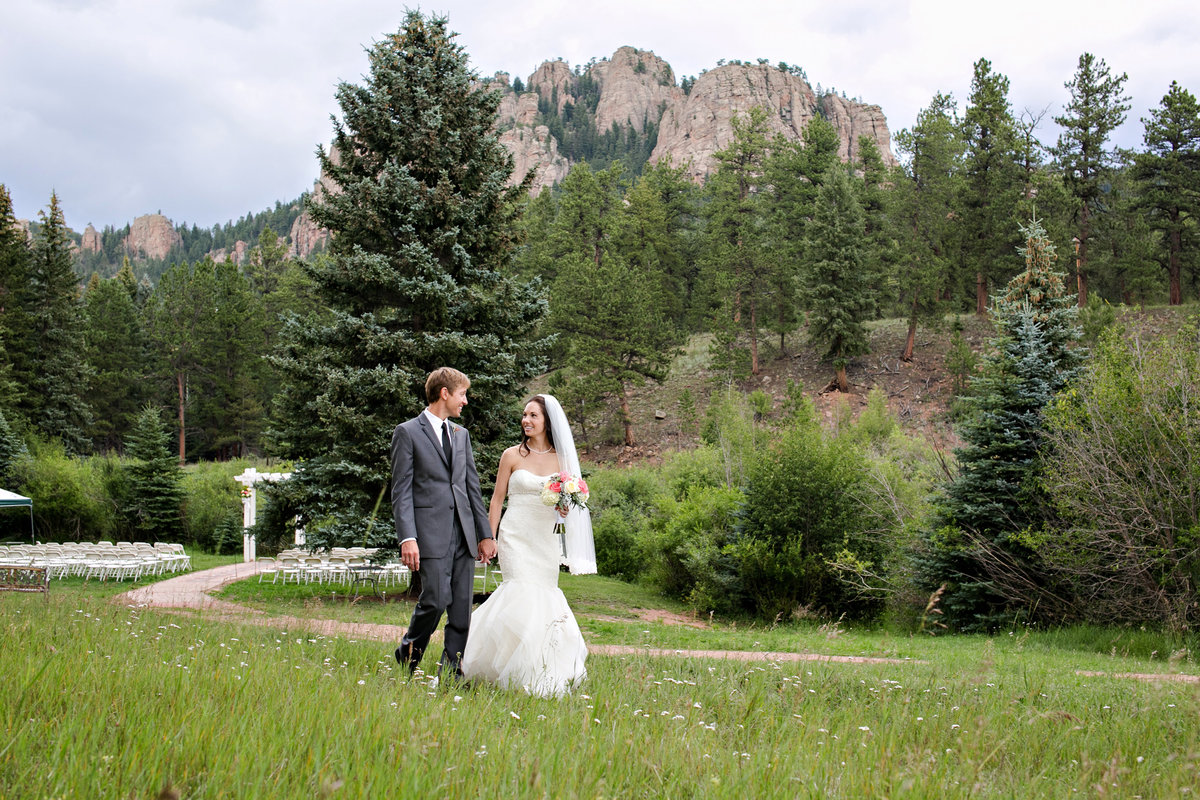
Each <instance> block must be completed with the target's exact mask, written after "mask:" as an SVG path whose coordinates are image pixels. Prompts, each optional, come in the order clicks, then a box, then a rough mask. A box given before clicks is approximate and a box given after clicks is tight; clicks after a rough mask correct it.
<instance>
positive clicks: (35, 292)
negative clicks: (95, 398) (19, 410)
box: [16, 194, 92, 453]
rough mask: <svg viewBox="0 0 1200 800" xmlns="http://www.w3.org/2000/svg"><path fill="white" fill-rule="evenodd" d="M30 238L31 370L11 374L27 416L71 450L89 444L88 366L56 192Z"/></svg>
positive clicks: (80, 311)
mask: <svg viewBox="0 0 1200 800" xmlns="http://www.w3.org/2000/svg"><path fill="white" fill-rule="evenodd" d="M38 215H39V217H40V218H41V221H42V225H41V228H40V229H39V231H38V235H37V237H36V238H35V239H34V243H33V258H32V261H31V268H30V271H29V294H28V297H29V306H28V308H29V314H30V320H31V323H32V325H31V329H32V334H33V337H34V338H33V342H32V347H31V350H32V354H33V359H32V363H31V364H30V365H29V366H30V367H32V374H28V375H18V376H16V377H17V379H18V380H20V381H21V382H22V383H23V384H24V385H25V386H27V387H28V390H27V392H26V395H25V403H24V405H25V408H26V409H27V415H28V418H29V420H30V422H31V423H32V424H33V426H34V427H35V428H36V429H37V431H38V432H39V433H40V434H41V435H42V436H44V437H46V438H48V439H58V440H60V441H61V442H62V443H63V445H64V446H65V447H66V448H67V450H68V451H70V452H73V453H82V452H85V451H86V450H87V449H88V446H89V439H88V431H89V429H90V427H91V419H92V410H91V407H90V406H89V404H88V402H87V400H86V399H85V393H86V392H87V386H88V380H89V377H90V374H91V370H90V368H89V367H88V364H87V359H86V353H85V350H86V343H85V341H84V330H83V325H84V322H83V306H82V303H81V302H80V292H79V284H78V281H77V279H76V277H75V271H74V269H73V268H72V266H71V249H70V245H71V239H70V236H69V234H68V232H67V225H66V222H65V221H64V219H63V213H62V208H61V207H59V204H58V195H56V194H52V195H51V196H50V205H49V207H48V208H47V210H46V211H41V212H38Z"/></svg>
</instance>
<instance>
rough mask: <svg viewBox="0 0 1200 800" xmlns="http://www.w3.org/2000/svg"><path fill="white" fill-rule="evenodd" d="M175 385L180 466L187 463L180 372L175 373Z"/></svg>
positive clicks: (181, 374) (181, 377)
mask: <svg viewBox="0 0 1200 800" xmlns="http://www.w3.org/2000/svg"><path fill="white" fill-rule="evenodd" d="M175 386H176V388H177V389H178V390H179V463H180V465H181V466H182V465H183V464H185V463H187V444H186V436H185V431H186V428H185V427H184V424H183V402H184V398H185V395H184V391H183V373H182V372H177V373H175Z"/></svg>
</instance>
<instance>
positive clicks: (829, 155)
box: [764, 116, 878, 351]
mask: <svg viewBox="0 0 1200 800" xmlns="http://www.w3.org/2000/svg"><path fill="white" fill-rule="evenodd" d="M840 145H841V140H840V137H839V135H838V132H837V129H836V128H834V127H833V125H832V124H831V123H830V122H828V121H827V120H826V119H825V118H824V117H819V116H818V117H813V118H812V119H811V120H809V122H808V124H807V125H805V126H804V130H803V131H802V132H801V135H800V141H798V142H787V141H782V140H777V141H775V142H772V148H771V151H770V153H769V154H768V156H767V159H766V162H765V164H764V171H765V173H766V176H767V181H766V182H767V184H768V186H769V194H768V195H767V198H766V213H767V214H768V220H769V227H768V228H767V231H766V233H767V236H768V245H767V247H766V250H767V251H768V252H769V253H770V254H771V263H770V265H769V266H770V267H771V269H770V272H769V273H768V274H769V281H770V289H771V291H770V292H769V293H768V294H767V298H766V299H767V307H766V308H765V309H764V310H765V311H766V314H765V316H766V318H767V320H768V322H767V325H768V327H769V328H770V329H771V330H772V332H774V333H778V334H779V349H780V350H781V351H782V350H783V349H784V337H785V335H786V334H787V333H790V332H791V331H793V330H795V329H796V327H797V326H798V325H799V322H800V314H799V312H800V308H799V297H798V291H799V284H800V281H801V275H800V272H801V266H802V264H803V262H804V242H805V237H806V236H807V235H808V231H807V228H808V226H809V224H810V223H811V222H812V218H813V214H814V212H815V209H816V203H817V193H818V192H819V191H820V189H821V184H822V182H823V181H824V180H825V176H826V175H827V174H828V173H829V169H830V167H832V166H834V165H835V164H838V163H839V159H838V148H839V147H840ZM876 154H878V151H876Z"/></svg>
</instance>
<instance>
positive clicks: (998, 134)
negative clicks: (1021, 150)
mask: <svg viewBox="0 0 1200 800" xmlns="http://www.w3.org/2000/svg"><path fill="white" fill-rule="evenodd" d="M962 142H963V148H964V158H963V169H962V175H963V180H962V185H961V189H962V195H961V198H960V201H959V204H960V212H959V213H960V214H961V218H962V219H961V227H962V230H964V231H966V232H967V233H966V235H965V236H964V237H963V239H962V244H963V258H964V261H965V263H966V267H967V270H968V271H972V270H973V271H974V273H975V313H976V314H980V315H982V314H984V313H985V312H986V310H987V301H988V294H989V291H990V287H991V286H995V285H998V284H999V283H1000V282H1002V281H1004V280H1006V279H1007V277H1008V275H1011V274H1012V273H1011V272H1006V269H1007V265H1008V264H1009V263H1011V254H1012V251H1013V250H1014V249H1015V248H1016V247H1017V245H1018V244H1019V241H1018V240H1017V238H1016V237H1015V236H1014V235H1013V234H1012V232H1013V231H1015V230H1016V221H1017V219H1016V212H1017V204H1018V202H1019V200H1020V195H1021V185H1022V171H1021V164H1020V162H1019V161H1018V156H1017V149H1018V144H1017V138H1016V122H1015V120H1014V119H1013V116H1012V110H1011V108H1010V106H1009V103H1008V78H1007V77H1005V76H1004V75H1001V74H999V73H996V72H992V65H991V62H989V61H988V60H987V59H986V58H981V59H979V60H978V61H976V62H975V76H974V78H973V79H972V81H971V96H970V98H969V99H968V105H967V110H966V113H965V114H964V115H963V121H962Z"/></svg>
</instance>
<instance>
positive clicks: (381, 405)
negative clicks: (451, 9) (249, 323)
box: [274, 12, 546, 547]
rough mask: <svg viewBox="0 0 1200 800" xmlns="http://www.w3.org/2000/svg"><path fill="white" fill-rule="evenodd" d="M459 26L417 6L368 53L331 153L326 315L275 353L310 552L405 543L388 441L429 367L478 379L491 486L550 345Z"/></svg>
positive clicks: (342, 88)
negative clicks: (395, 510) (395, 524)
mask: <svg viewBox="0 0 1200 800" xmlns="http://www.w3.org/2000/svg"><path fill="white" fill-rule="evenodd" d="M447 24H448V23H447V20H446V19H445V18H442V17H430V18H425V17H423V16H422V15H420V14H419V13H416V12H409V13H408V14H407V15H406V17H405V20H404V24H403V25H402V27H401V28H400V29H399V31H398V32H397V33H395V34H392V35H389V36H385V37H384V38H383V39H382V40H381V41H380V42H378V43H376V44H375V45H374V46H372V47H371V48H370V50H369V51H368V59H369V64H370V72H369V74H368V75H367V76H366V78H365V82H364V83H363V84H362V85H354V84H349V83H343V84H341V85H339V87H338V90H337V94H336V96H337V101H338V105H339V106H340V108H341V119H337V120H335V121H334V125H333V127H334V137H333V144H332V147H331V149H330V151H329V152H326V151H325V149H324V148H320V149H319V150H318V158H319V161H320V164H321V169H322V172H323V173H324V174H325V175H326V176H328V178H329V179H330V181H332V183H333V184H334V186H335V189H334V190H333V191H331V192H329V193H327V194H326V195H325V196H324V197H322V198H321V199H319V200H318V199H310V201H309V210H310V212H311V213H312V215H313V218H314V219H315V220H316V221H317V222H318V223H319V224H321V225H322V226H323V227H325V228H327V229H328V230H329V231H330V232H331V240H330V251H329V253H330V258H329V259H328V260H326V261H321V262H317V263H314V264H312V265H310V266H309V270H310V274H311V276H312V278H313V281H314V283H315V284H316V291H317V293H318V294H319V296H320V297H321V298H322V299H323V301H324V302H325V303H326V305H328V306H329V308H330V316H329V318H327V319H313V318H310V319H308V320H307V321H304V320H300V319H296V318H293V319H292V320H291V321H290V322H289V323H288V324H287V325H286V326H285V329H284V330H283V332H282V339H283V342H284V343H283V346H282V348H281V350H280V351H279V355H278V356H277V357H276V358H275V359H274V363H275V364H276V366H277V367H278V369H279V370H280V371H281V375H282V378H281V379H282V381H283V388H282V391H281V393H280V395H279V396H278V400H279V405H278V409H277V417H276V418H277V421H278V422H277V427H276V430H275V432H274V440H275V449H276V452H277V453H278V454H279V455H282V456H285V457H288V458H295V459H298V460H300V461H301V463H300V464H299V465H298V469H297V470H296V472H295V474H294V477H293V482H295V484H296V485H295V486H293V487H291V488H290V489H289V495H291V496H292V497H294V498H295V499H294V505H293V508H292V509H291V510H293V511H295V512H296V513H297V514H298V516H299V518H300V521H301V523H302V524H305V525H306V526H307V527H308V535H309V543H310V545H312V546H314V547H319V546H323V545H331V544H346V543H351V542H353V543H361V542H363V541H367V542H369V544H371V545H379V546H392V547H394V546H395V545H396V541H395V536H394V535H393V533H392V532H391V531H392V526H391V524H390V511H391V507H390V504H389V503H387V502H386V501H384V500H383V498H384V496H385V495H386V492H387V487H388V483H389V473H390V469H389V463H388V448H389V442H390V438H391V432H392V429H393V427H394V426H395V425H396V424H397V423H399V422H402V421H403V420H405V419H407V418H410V417H412V416H413V415H415V414H416V413H418V412H419V411H420V409H421V408H422V407H424V405H425V398H424V381H425V376H426V375H427V374H428V372H429V371H431V370H432V369H435V368H437V367H439V366H443V365H448V366H453V367H455V368H457V369H460V370H462V371H463V372H465V373H466V374H467V375H468V376H470V378H471V402H470V405H468V406H467V408H466V410H465V412H464V420H463V421H464V423H465V424H466V425H468V426H469V427H470V429H471V431H472V435H473V437H474V439H475V440H476V441H477V442H478V443H479V444H480V445H481V447H480V448H479V449H477V454H479V455H480V458H481V461H482V464H481V467H480V472H481V473H483V474H485V475H486V474H487V473H488V472H490V470H491V465H492V464H493V463H494V459H495V458H496V457H497V456H498V450H497V449H494V448H488V447H486V446H485V445H487V444H488V443H494V444H495V445H496V447H497V448H498V447H500V446H501V445H502V444H503V442H499V441H498V440H499V437H500V436H501V434H502V433H504V432H511V431H512V428H513V423H514V417H513V414H514V409H515V408H519V402H520V399H521V396H520V393H521V391H522V387H523V386H524V385H525V383H526V382H527V381H528V380H529V379H530V378H532V377H533V376H534V375H536V374H537V373H538V372H539V371H540V370H541V369H542V367H543V365H544V363H545V362H544V351H545V344H546V343H545V342H544V341H542V340H538V339H534V338H532V331H533V329H534V326H536V325H537V324H538V322H539V321H540V320H541V318H542V317H543V316H544V315H545V302H544V301H543V300H542V298H541V297H540V296H539V295H538V294H537V292H536V291H535V287H534V286H532V285H530V284H526V283H523V282H521V281H518V280H516V279H514V278H512V277H511V276H510V275H508V274H506V272H504V271H502V270H503V268H504V267H505V266H506V264H507V261H508V260H509V258H510V253H511V250H512V247H513V241H512V232H513V231H514V230H516V227H515V216H516V214H517V213H518V210H519V208H520V200H521V198H522V196H523V195H524V193H525V192H526V191H527V187H526V186H524V185H520V186H513V187H509V186H508V185H507V182H508V180H509V177H510V175H511V173H512V159H511V157H510V156H509V154H508V152H507V151H506V150H505V148H504V146H503V145H502V144H500V142H499V141H498V140H497V138H496V135H495V132H494V129H493V125H494V122H495V117H496V109H497V106H498V103H499V95H498V94H497V93H496V92H493V91H489V90H488V89H487V88H486V87H483V86H481V85H480V83H479V80H478V78H477V77H476V76H475V75H474V74H473V73H472V72H471V71H470V69H469V68H468V59H467V54H466V53H465V52H464V51H463V49H462V48H461V47H460V46H459V45H457V44H456V43H455V42H454V38H453V34H451V33H450V32H449V31H448V30H447ZM376 511H378V515H377V516H378V519H375V517H376ZM372 520H374V523H372ZM368 530H369V531H370V533H369V535H368Z"/></svg>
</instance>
